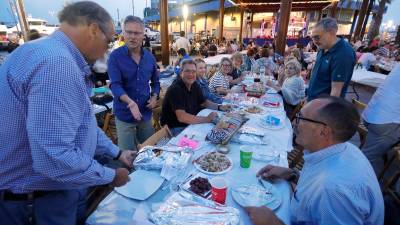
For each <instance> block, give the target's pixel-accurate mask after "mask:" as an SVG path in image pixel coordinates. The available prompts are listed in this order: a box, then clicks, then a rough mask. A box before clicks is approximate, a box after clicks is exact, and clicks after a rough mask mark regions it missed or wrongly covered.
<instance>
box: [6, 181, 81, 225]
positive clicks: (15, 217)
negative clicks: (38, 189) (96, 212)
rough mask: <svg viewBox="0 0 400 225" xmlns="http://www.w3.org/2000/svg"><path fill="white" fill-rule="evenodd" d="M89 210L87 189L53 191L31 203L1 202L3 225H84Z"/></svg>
mask: <svg viewBox="0 0 400 225" xmlns="http://www.w3.org/2000/svg"><path fill="white" fill-rule="evenodd" d="M85 210H86V189H79V190H63V191H52V192H49V193H48V194H46V195H44V196H41V197H38V198H35V199H32V200H30V201H10V200H7V201H6V200H0V224H1V225H74V224H84V220H85Z"/></svg>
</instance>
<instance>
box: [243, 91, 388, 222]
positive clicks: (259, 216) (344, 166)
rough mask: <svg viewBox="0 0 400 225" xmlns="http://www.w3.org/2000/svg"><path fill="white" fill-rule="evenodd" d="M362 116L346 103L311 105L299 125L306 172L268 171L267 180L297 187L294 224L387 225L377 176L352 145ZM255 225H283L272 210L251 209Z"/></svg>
mask: <svg viewBox="0 0 400 225" xmlns="http://www.w3.org/2000/svg"><path fill="white" fill-rule="evenodd" d="M359 119H360V118H359V115H358V112H357V110H356V109H355V108H354V107H353V106H352V105H351V103H349V102H347V101H346V100H344V99H341V98H338V97H327V98H319V99H316V100H313V101H311V102H309V103H308V104H306V105H305V106H304V107H303V109H302V110H301V112H300V113H299V115H297V116H296V120H295V130H296V131H295V133H296V142H297V143H298V144H299V145H301V146H303V147H304V149H306V150H305V151H304V167H303V169H302V171H301V172H300V174H298V172H296V171H295V170H292V169H288V168H283V167H278V166H272V165H267V166H266V167H264V168H262V169H261V170H260V171H259V172H258V173H257V176H259V177H260V178H261V179H265V180H268V181H270V182H274V181H276V180H279V179H284V180H288V181H293V182H296V183H297V186H296V188H295V191H294V193H293V196H292V199H291V202H290V215H291V223H292V224H321V225H322V224H376V225H382V224H383V219H384V204H383V197H382V193H381V191H380V187H379V184H378V181H377V179H376V176H375V174H374V171H373V169H372V167H371V165H370V164H369V162H368V160H367V159H366V157H365V156H364V155H363V154H362V152H361V151H360V150H359V149H358V148H357V147H356V146H354V145H353V144H350V143H349V142H348V140H350V139H351V137H352V136H353V135H354V134H355V132H356V129H357V125H358V123H359ZM246 210H247V212H248V213H249V217H250V219H251V220H252V222H253V224H254V225H264V224H265V225H266V224H268V225H277V224H283V223H282V221H280V219H279V218H278V217H277V216H276V215H275V214H274V212H273V211H271V210H270V209H268V208H267V207H265V206H263V207H249V208H246Z"/></svg>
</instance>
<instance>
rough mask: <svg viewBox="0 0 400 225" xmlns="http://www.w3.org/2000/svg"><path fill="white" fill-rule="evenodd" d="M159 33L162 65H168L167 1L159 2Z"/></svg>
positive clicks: (161, 0)
mask: <svg viewBox="0 0 400 225" xmlns="http://www.w3.org/2000/svg"><path fill="white" fill-rule="evenodd" d="M160 26H161V29H160V31H161V32H160V33H161V43H162V44H161V52H162V53H161V56H162V64H163V65H164V66H168V65H169V40H168V34H169V33H168V0H160Z"/></svg>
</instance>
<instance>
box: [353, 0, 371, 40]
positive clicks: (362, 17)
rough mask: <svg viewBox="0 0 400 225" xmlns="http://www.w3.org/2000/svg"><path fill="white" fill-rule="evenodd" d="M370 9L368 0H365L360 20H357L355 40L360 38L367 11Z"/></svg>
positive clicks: (359, 16)
mask: <svg viewBox="0 0 400 225" xmlns="http://www.w3.org/2000/svg"><path fill="white" fill-rule="evenodd" d="M367 9H368V0H363V2H362V5H361V9H360V14H359V15H358V20H357V25H356V29H355V31H354V40H357V39H359V38H360V33H361V28H362V25H363V23H364V19H365V15H366V13H367Z"/></svg>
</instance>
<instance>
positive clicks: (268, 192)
mask: <svg viewBox="0 0 400 225" xmlns="http://www.w3.org/2000/svg"><path fill="white" fill-rule="evenodd" d="M257 180H258V183H260V184H261V186H262V187H263V188H264V189H265V194H269V195H272V193H271V192H270V191H267V190H268V188H267V187H266V186H265V184H264V183H263V182H262V180H261V178H258V179H257Z"/></svg>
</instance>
